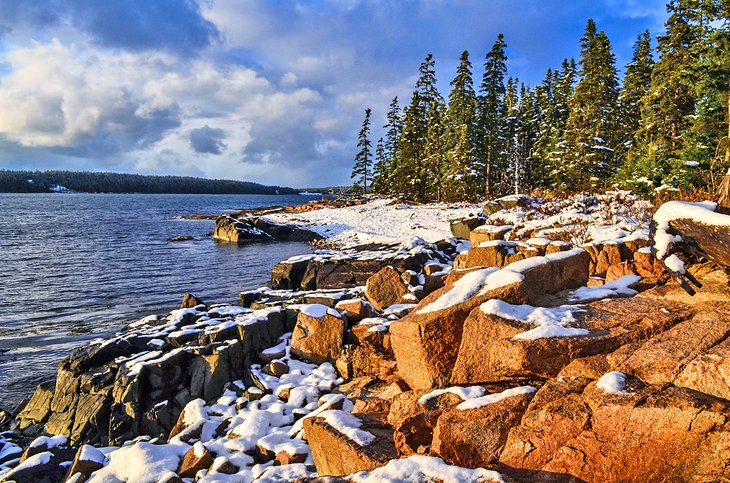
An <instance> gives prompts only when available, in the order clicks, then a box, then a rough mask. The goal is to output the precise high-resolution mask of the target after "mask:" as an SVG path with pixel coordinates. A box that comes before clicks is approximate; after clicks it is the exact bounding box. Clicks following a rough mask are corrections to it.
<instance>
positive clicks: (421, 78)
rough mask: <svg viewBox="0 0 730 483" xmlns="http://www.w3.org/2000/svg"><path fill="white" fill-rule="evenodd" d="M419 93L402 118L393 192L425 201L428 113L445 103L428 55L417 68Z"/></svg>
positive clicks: (433, 63) (432, 63)
mask: <svg viewBox="0 0 730 483" xmlns="http://www.w3.org/2000/svg"><path fill="white" fill-rule="evenodd" d="M418 72H419V75H418V80H417V81H416V90H415V91H414V92H413V96H412V97H411V103H410V104H409V105H408V107H407V108H406V110H405V113H404V116H403V130H402V132H401V135H400V137H399V138H398V143H397V151H396V155H395V156H394V159H393V169H392V170H391V173H392V183H393V184H394V190H393V191H394V193H395V194H397V195H399V196H402V197H405V198H407V199H411V200H416V201H422V200H423V199H424V198H425V196H426V184H427V183H426V179H425V178H424V176H425V174H424V173H425V170H424V156H425V153H424V149H425V142H426V132H427V130H428V112H429V110H430V109H431V106H432V105H433V104H434V103H443V97H442V96H441V94H440V93H439V92H438V89H437V88H436V64H435V61H434V60H433V55H432V54H428V55H427V56H426V58H425V59H424V60H423V62H422V63H421V65H420V67H419V69H418Z"/></svg>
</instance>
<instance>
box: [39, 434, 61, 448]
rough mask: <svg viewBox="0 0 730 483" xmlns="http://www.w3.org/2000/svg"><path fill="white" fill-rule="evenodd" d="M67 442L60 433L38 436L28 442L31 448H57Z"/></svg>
mask: <svg viewBox="0 0 730 483" xmlns="http://www.w3.org/2000/svg"><path fill="white" fill-rule="evenodd" d="M66 444H68V438H67V437H66V436H64V435H62V434H59V435H57V436H39V437H37V438H36V439H34V440H33V442H32V443H30V447H31V448H40V447H43V448H47V449H51V448H57V447H58V446H64V445H66Z"/></svg>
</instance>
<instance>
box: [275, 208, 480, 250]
mask: <svg viewBox="0 0 730 483" xmlns="http://www.w3.org/2000/svg"><path fill="white" fill-rule="evenodd" d="M478 211H479V207H478V206H476V205H465V204H460V205H445V204H428V205H404V204H401V205H394V204H392V201H391V200H387V199H380V200H374V201H370V202H368V203H365V204H362V205H357V206H349V207H344V208H323V209H320V210H314V211H309V212H306V213H275V214H272V215H268V216H267V218H269V219H271V220H272V221H275V222H278V223H293V224H298V225H301V226H304V227H306V228H307V229H309V230H313V231H315V232H317V233H319V234H320V235H322V236H324V237H326V238H327V239H328V241H330V242H332V243H333V244H335V245H337V246H340V247H352V246H356V245H363V244H367V243H385V244H399V245H401V246H406V247H412V246H413V244H414V242H415V241H416V239H422V240H425V241H427V242H430V243H433V242H436V241H439V240H443V239H444V238H450V237H451V236H452V234H451V229H450V227H449V220H451V219H454V218H463V217H466V216H469V215H470V214H473V213H476V212H478Z"/></svg>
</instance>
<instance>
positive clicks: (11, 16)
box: [0, 0, 220, 54]
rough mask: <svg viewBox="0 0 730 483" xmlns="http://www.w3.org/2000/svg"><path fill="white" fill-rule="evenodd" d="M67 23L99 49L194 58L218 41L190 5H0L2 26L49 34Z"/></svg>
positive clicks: (166, 0)
mask: <svg viewBox="0 0 730 483" xmlns="http://www.w3.org/2000/svg"><path fill="white" fill-rule="evenodd" d="M66 21H67V22H68V23H69V24H70V25H73V26H74V27H75V28H76V29H78V30H80V31H82V32H83V33H86V34H88V35H90V36H91V37H92V38H93V39H94V41H95V42H96V43H97V44H98V45H102V46H104V47H112V48H122V49H128V50H133V51H134V50H160V49H161V50H167V51H171V52H176V53H179V54H192V53H197V52H199V51H200V50H202V49H204V48H206V47H208V46H209V45H211V43H214V42H217V41H218V40H220V35H219V32H218V29H217V28H216V27H215V25H213V24H212V23H210V22H209V21H207V20H206V19H205V18H203V16H202V15H201V12H200V7H199V5H198V4H197V3H196V2H194V1H192V0H104V1H98V0H45V1H44V0H21V1H18V0H0V23H2V24H3V26H4V27H5V28H6V29H8V30H11V31H12V29H13V28H15V27H17V26H18V25H24V26H27V27H28V28H30V29H31V30H36V29H46V28H49V27H53V26H57V25H59V24H61V23H62V22H66Z"/></svg>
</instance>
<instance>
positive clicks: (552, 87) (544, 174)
mask: <svg viewBox="0 0 730 483" xmlns="http://www.w3.org/2000/svg"><path fill="white" fill-rule="evenodd" d="M577 76H578V69H577V66H576V63H575V59H572V58H571V59H563V62H562V64H561V68H560V70H557V69H556V70H554V71H552V77H551V71H550V70H548V73H547V74H546V78H545V80H544V81H543V83H542V85H541V87H540V89H539V90H538V93H539V102H540V126H539V134H538V138H537V140H536V141H535V157H536V158H537V160H536V166H535V168H536V169H535V170H534V177H535V183H536V185H537V186H542V187H550V188H560V189H564V186H562V183H563V182H564V181H563V176H561V171H560V167H561V160H562V159H563V158H564V157H565V156H566V155H567V149H566V145H565V142H564V141H563V138H564V134H565V128H566V125H567V123H568V117H569V115H570V101H571V99H572V97H573V91H574V88H575V81H576V78H577Z"/></svg>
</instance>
